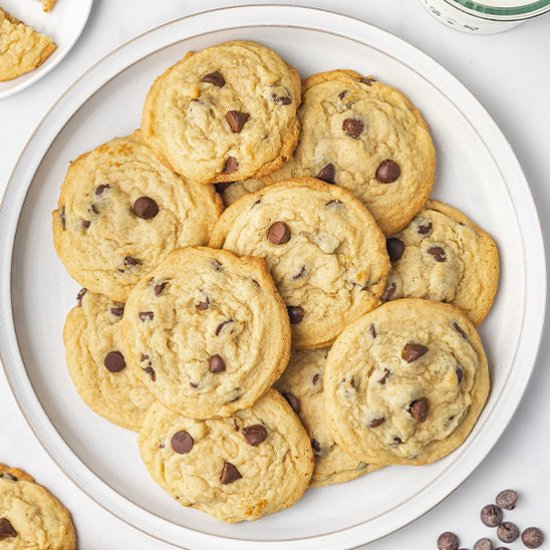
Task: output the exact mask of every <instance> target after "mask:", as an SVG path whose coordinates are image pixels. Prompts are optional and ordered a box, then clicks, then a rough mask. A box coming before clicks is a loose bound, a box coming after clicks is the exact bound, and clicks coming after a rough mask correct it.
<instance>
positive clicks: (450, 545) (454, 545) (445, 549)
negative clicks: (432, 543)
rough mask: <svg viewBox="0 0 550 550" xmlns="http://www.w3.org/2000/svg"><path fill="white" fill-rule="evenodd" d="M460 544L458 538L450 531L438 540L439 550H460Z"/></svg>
mask: <svg viewBox="0 0 550 550" xmlns="http://www.w3.org/2000/svg"><path fill="white" fill-rule="evenodd" d="M458 544H459V540H458V537H457V536H456V535H455V534H454V533H450V532H449V531H447V532H446V533H443V534H441V535H439V538H438V539H437V547H438V548H439V550H458Z"/></svg>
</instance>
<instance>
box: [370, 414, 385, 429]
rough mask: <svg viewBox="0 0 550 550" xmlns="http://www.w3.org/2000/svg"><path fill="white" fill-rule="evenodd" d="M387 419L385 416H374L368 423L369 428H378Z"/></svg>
mask: <svg viewBox="0 0 550 550" xmlns="http://www.w3.org/2000/svg"><path fill="white" fill-rule="evenodd" d="M385 421H386V419H385V418H384V417H383V416H380V417H379V418H374V419H373V420H371V421H370V422H369V424H368V427H369V428H378V426H380V425H381V424H383V423H384V422H385Z"/></svg>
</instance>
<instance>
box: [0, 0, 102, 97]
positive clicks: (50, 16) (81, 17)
mask: <svg viewBox="0 0 550 550" xmlns="http://www.w3.org/2000/svg"><path fill="white" fill-rule="evenodd" d="M92 3H93V0H57V3H56V4H55V6H54V7H53V8H52V10H51V11H50V12H49V13H45V12H44V11H43V10H42V2H39V1H36V0H2V4H1V5H0V7H1V8H2V9H3V10H5V11H7V12H8V13H9V14H10V15H13V16H14V17H17V19H19V20H21V21H22V22H23V23H25V24H27V25H30V26H31V27H32V28H33V29H34V30H35V31H37V32H40V33H42V34H47V35H48V36H50V37H51V38H52V39H53V41H54V42H55V44H56V45H57V48H56V50H55V51H54V52H53V53H52V55H50V57H48V59H46V61H45V62H44V63H42V65H40V67H38V68H36V69H35V70H34V71H30V72H28V73H26V74H24V75H21V76H20V77H18V78H14V79H13V80H8V81H6V82H0V99H2V98H4V97H8V96H10V95H12V94H15V93H17V92H19V91H21V90H24V89H25V88H27V87H28V86H30V85H31V84H33V83H34V82H36V81H38V80H40V79H41V78H42V77H43V76H45V75H47V74H48V73H49V72H50V71H51V70H52V69H53V68H54V67H55V66H56V65H57V64H58V63H60V62H61V60H62V59H63V58H64V57H65V56H66V55H67V54H68V53H69V51H70V49H71V48H72V47H73V46H74V44H75V42H76V41H77V39H78V37H79V36H80V33H81V32H82V29H84V26H85V25H86V21H87V20H88V16H89V15H90V10H91V9H92Z"/></svg>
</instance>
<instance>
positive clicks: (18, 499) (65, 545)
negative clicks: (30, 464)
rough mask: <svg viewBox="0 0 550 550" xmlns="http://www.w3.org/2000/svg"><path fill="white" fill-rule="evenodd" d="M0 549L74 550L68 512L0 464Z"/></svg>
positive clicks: (27, 477)
mask: <svg viewBox="0 0 550 550" xmlns="http://www.w3.org/2000/svg"><path fill="white" fill-rule="evenodd" d="M0 547H1V548H5V549H6V550H8V549H9V550H11V549H14V550H15V549H21V550H26V549H34V548H36V549H39V548H40V549H42V548H44V549H46V548H48V549H50V548H51V549H55V550H75V548H76V533H75V530H74V526H73V522H72V520H71V515H70V513H69V511H68V510H67V509H66V508H65V507H64V506H63V505H62V504H61V503H60V502H59V501H58V500H57V499H56V498H55V497H54V496H53V495H52V494H51V493H50V492H49V491H48V490H47V489H46V488H44V487H42V486H41V485H38V483H35V481H34V479H33V478H32V477H31V476H30V475H28V474H27V473H25V472H23V471H22V470H19V469H17V468H10V467H8V466H5V465H3V464H0Z"/></svg>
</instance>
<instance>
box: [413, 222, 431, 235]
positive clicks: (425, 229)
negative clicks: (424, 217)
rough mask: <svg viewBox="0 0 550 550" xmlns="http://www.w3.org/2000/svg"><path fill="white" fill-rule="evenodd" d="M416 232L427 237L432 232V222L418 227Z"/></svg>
mask: <svg viewBox="0 0 550 550" xmlns="http://www.w3.org/2000/svg"><path fill="white" fill-rule="evenodd" d="M416 231H417V233H418V234H419V235H429V234H430V233H431V232H432V222H428V223H427V224H425V225H419V226H418V229H417V230H416Z"/></svg>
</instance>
